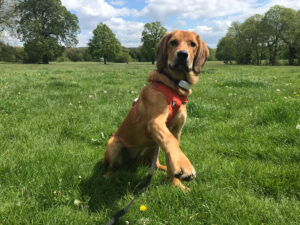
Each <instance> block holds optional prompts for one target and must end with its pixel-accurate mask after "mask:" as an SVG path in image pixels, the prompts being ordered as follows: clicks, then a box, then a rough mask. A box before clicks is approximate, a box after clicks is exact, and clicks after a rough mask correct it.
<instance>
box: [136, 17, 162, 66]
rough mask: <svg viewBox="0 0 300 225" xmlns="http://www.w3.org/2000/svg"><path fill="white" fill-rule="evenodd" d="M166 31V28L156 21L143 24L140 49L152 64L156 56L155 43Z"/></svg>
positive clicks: (156, 43)
mask: <svg viewBox="0 0 300 225" xmlns="http://www.w3.org/2000/svg"><path fill="white" fill-rule="evenodd" d="M166 32H167V29H166V28H164V27H163V26H162V25H161V23H160V22H158V21H157V22H152V23H146V24H145V25H144V30H143V32H142V39H141V41H142V43H143V46H142V51H143V54H144V55H145V56H146V57H147V58H148V59H150V60H151V61H152V64H154V61H155V58H156V48H157V45H158V43H159V41H160V39H162V37H163V36H164V35H165V33H166Z"/></svg>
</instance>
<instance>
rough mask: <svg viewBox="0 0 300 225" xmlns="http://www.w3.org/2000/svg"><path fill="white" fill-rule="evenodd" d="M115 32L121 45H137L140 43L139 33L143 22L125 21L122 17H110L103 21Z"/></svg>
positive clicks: (142, 27)
mask: <svg viewBox="0 0 300 225" xmlns="http://www.w3.org/2000/svg"><path fill="white" fill-rule="evenodd" d="M104 23H105V24H106V25H107V26H109V27H110V29H111V30H112V31H113V32H114V33H115V34H116V36H117V38H118V39H119V41H120V42H121V44H122V45H124V46H126V47H137V46H139V45H140V44H141V42H140V41H141V34H142V31H143V29H144V23H142V22H135V21H126V20H124V19H122V18H111V19H110V20H107V21H105V22H104Z"/></svg>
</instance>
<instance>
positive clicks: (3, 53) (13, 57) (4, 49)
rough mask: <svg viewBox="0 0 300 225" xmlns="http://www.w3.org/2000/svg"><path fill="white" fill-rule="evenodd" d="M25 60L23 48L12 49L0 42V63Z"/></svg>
mask: <svg viewBox="0 0 300 225" xmlns="http://www.w3.org/2000/svg"><path fill="white" fill-rule="evenodd" d="M25 58H26V54H25V52H24V48H22V47H12V46H9V45H7V44H4V43H2V42H0V61H5V62H22V61H24V59H25Z"/></svg>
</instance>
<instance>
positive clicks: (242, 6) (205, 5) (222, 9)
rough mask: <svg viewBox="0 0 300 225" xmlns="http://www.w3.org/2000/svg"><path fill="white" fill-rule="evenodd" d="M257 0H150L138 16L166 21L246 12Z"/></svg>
mask: <svg viewBox="0 0 300 225" xmlns="http://www.w3.org/2000/svg"><path fill="white" fill-rule="evenodd" d="M255 2H256V1H255V0H244V1H240V0H223V1H220V0H210V1H207V0H184V1H183V0H181V1H174V0H149V1H148V5H146V6H145V7H144V8H143V9H142V10H141V11H140V12H139V13H137V15H138V16H147V17H150V18H152V19H155V20H157V19H158V20H160V21H166V20H167V19H169V18H171V17H176V18H185V19H198V18H202V19H204V18H213V17H222V16H228V15H233V14H237V13H244V12H246V11H247V10H248V9H249V8H251V6H252V5H253V4H255Z"/></svg>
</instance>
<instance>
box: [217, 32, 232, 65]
mask: <svg viewBox="0 0 300 225" xmlns="http://www.w3.org/2000/svg"><path fill="white" fill-rule="evenodd" d="M234 49H235V46H234V40H233V38H231V37H228V36H226V37H223V38H221V39H220V40H219V42H218V45H217V50H216V58H217V59H218V60H222V61H224V63H226V64H228V62H229V63H230V64H232V61H233V60H234V59H235V58H234Z"/></svg>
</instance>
